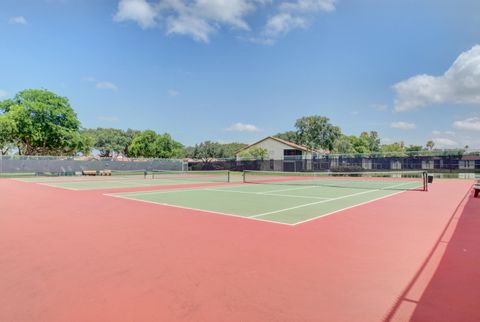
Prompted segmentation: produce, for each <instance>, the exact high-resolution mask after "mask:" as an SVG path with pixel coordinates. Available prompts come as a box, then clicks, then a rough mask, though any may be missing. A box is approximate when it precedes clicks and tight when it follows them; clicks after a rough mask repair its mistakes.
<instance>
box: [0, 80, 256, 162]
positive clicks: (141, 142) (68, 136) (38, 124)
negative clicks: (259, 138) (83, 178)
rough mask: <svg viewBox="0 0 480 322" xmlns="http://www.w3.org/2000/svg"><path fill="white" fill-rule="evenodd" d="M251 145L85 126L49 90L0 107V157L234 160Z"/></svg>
mask: <svg viewBox="0 0 480 322" xmlns="http://www.w3.org/2000/svg"><path fill="white" fill-rule="evenodd" d="M245 146H247V145H246V144H242V143H229V144H220V143H217V142H211V141H206V142H203V143H201V144H197V145H195V146H193V147H185V146H184V145H183V144H181V143H180V142H178V141H176V140H175V139H173V138H172V137H171V135H170V134H168V133H163V134H161V133H157V132H155V131H153V130H145V131H139V130H134V129H127V130H122V129H116V128H96V129H88V128H84V127H82V126H81V123H80V121H79V119H78V116H77V114H76V113H75V111H74V109H73V108H72V106H71V105H70V102H69V101H68V99H67V98H65V97H61V96H59V95H57V94H55V93H53V92H51V91H48V90H45V89H28V90H24V91H21V92H19V93H17V94H16V95H15V97H14V98H12V99H7V100H3V101H1V102H0V153H1V154H2V155H5V154H7V153H16V154H19V155H53V156H65V155H79V154H82V155H90V154H91V153H92V151H93V150H96V151H98V154H99V156H101V157H113V158H115V157H118V156H125V157H134V158H182V157H190V158H198V159H202V158H207V157H209V158H211V157H218V158H232V157H234V156H235V153H236V151H238V150H240V149H241V148H243V147H245Z"/></svg>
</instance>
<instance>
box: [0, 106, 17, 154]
mask: <svg viewBox="0 0 480 322" xmlns="http://www.w3.org/2000/svg"><path fill="white" fill-rule="evenodd" d="M14 133H15V122H14V121H13V120H11V119H10V118H9V117H8V116H7V115H0V155H5V154H7V153H8V151H9V150H10V149H11V148H12V147H14V145H13V142H14V141H15V140H14V136H13V135H14Z"/></svg>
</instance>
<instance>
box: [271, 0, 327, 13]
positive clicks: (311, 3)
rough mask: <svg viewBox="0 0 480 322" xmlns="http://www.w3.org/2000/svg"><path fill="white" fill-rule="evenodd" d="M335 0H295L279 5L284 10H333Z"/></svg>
mask: <svg viewBox="0 0 480 322" xmlns="http://www.w3.org/2000/svg"><path fill="white" fill-rule="evenodd" d="M335 2H336V0H296V1H291V2H290V1H287V2H284V3H282V4H281V5H280V9H281V10H284V11H297V12H311V11H320V10H322V11H333V10H335Z"/></svg>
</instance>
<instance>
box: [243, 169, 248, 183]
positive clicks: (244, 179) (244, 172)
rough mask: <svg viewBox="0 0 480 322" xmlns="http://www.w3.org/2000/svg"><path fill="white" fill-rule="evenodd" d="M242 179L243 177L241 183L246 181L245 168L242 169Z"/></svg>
mask: <svg viewBox="0 0 480 322" xmlns="http://www.w3.org/2000/svg"><path fill="white" fill-rule="evenodd" d="M242 179H243V183H247V182H246V180H245V170H243V173H242Z"/></svg>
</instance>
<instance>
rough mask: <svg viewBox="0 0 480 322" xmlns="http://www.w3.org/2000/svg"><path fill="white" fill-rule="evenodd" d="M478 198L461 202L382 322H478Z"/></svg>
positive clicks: (479, 291)
mask: <svg viewBox="0 0 480 322" xmlns="http://www.w3.org/2000/svg"><path fill="white" fill-rule="evenodd" d="M479 299H480V198H474V197H473V194H469V196H468V197H467V198H466V199H465V200H464V202H463V203H462V204H461V205H460V206H459V208H458V209H457V212H456V214H455V215H454V216H453V217H452V219H451V221H450V223H449V225H448V227H446V229H445V231H444V233H443V234H442V236H441V238H440V239H439V240H438V242H437V244H436V245H435V247H434V249H433V250H432V252H431V254H430V256H429V257H428V258H427V260H426V261H425V263H424V265H422V267H421V269H420V271H419V272H418V274H417V275H416V276H415V278H414V279H413V281H412V283H411V284H410V285H409V286H408V288H407V289H406V290H405V292H404V294H403V295H402V296H401V297H400V298H399V301H398V302H397V305H395V307H394V308H393V309H392V311H391V312H390V314H389V315H388V316H387V318H386V319H385V321H406V320H409V321H437V322H438V321H480V310H479V309H478V307H479V303H480V302H479Z"/></svg>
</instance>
